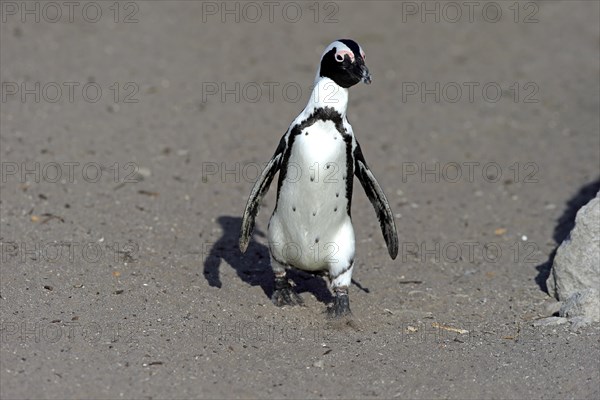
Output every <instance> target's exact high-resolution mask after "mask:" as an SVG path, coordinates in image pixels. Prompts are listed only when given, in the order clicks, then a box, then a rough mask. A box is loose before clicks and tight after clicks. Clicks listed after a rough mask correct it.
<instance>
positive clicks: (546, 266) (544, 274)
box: [535, 178, 600, 293]
mask: <svg viewBox="0 0 600 400" xmlns="http://www.w3.org/2000/svg"><path fill="white" fill-rule="evenodd" d="M598 190H600V178H598V179H597V180H595V181H594V182H591V183H588V184H587V185H585V186H583V187H582V188H581V189H579V191H578V192H577V193H576V194H575V195H574V196H573V197H572V198H571V199H570V200H569V201H568V202H567V207H566V208H565V210H564V212H563V213H562V215H561V216H560V218H558V220H557V224H556V226H555V227H554V232H553V235H552V238H553V239H554V241H555V242H556V248H555V249H554V250H553V251H552V253H550V256H549V257H548V260H546V262H544V263H542V264H540V265H538V266H536V267H535V268H536V269H537V271H538V274H537V276H536V277H535V282H536V283H537V284H538V286H539V287H540V289H542V290H543V291H544V292H546V293H548V286H547V284H546V281H547V280H548V277H549V276H550V271H551V269H552V264H553V263H554V257H555V256H556V250H557V249H558V246H560V244H561V243H562V242H563V240H565V239H566V238H567V237H569V234H570V233H571V230H572V229H573V227H574V226H575V217H576V216H577V211H579V209H580V208H581V207H583V206H584V205H586V204H587V203H588V202H589V201H590V200H592V199H593V198H594V197H596V193H598Z"/></svg>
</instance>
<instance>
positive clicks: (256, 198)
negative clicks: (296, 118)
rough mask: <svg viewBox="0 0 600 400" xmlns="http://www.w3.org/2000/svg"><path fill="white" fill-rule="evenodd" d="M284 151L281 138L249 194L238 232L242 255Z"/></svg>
mask: <svg viewBox="0 0 600 400" xmlns="http://www.w3.org/2000/svg"><path fill="white" fill-rule="evenodd" d="M284 150H285V140H284V138H281V141H280V142H279V146H278V147H277V150H275V154H273V157H272V158H271V160H269V162H268V163H267V166H266V167H265V169H264V170H263V172H262V174H260V177H259V178H258V179H257V180H256V183H255V184H254V187H253V188H252V192H251V193H250V197H248V202H247V203H246V209H245V210H244V215H243V217H242V228H241V231H240V250H241V251H242V253H245V252H246V249H247V248H248V242H250V235H251V234H252V230H253V229H254V219H255V218H256V215H257V214H258V209H259V208H260V201H261V200H262V198H263V196H264V195H265V193H267V191H268V190H269V186H271V182H272V181H273V178H274V177H275V174H276V173H277V171H278V170H279V168H280V167H281V159H282V157H283V152H284Z"/></svg>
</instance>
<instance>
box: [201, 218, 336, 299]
mask: <svg viewBox="0 0 600 400" xmlns="http://www.w3.org/2000/svg"><path fill="white" fill-rule="evenodd" d="M217 222H218V223H219V225H221V229H222V230H223V235H222V236H221V237H220V238H219V240H217V241H216V242H215V243H214V244H212V246H210V250H209V251H208V254H205V259H204V277H205V278H206V280H207V282H208V284H209V285H210V286H213V287H218V288H220V287H221V286H222V284H223V283H222V282H221V277H220V272H219V269H220V267H221V265H223V264H224V263H223V261H224V262H225V263H226V264H229V265H230V266H231V267H232V268H233V269H235V271H236V272H237V275H238V276H239V277H240V279H241V280H242V281H244V282H246V283H248V284H249V285H251V286H260V287H261V288H262V290H263V292H264V293H265V295H266V296H267V297H268V298H269V299H270V298H271V295H272V294H273V290H274V281H275V276H274V274H273V270H272V269H271V265H270V255H269V248H268V247H267V246H265V245H263V244H261V243H258V242H256V241H253V240H251V241H250V244H249V246H248V249H247V250H246V253H242V252H241V251H240V249H239V245H238V241H239V237H240V228H241V225H242V218H240V217H232V216H226V215H223V216H220V217H219V218H218V219H217ZM254 235H255V236H260V237H263V238H264V237H265V234H264V233H263V232H262V231H260V230H259V229H258V228H256V227H255V228H254ZM287 276H288V278H290V279H291V280H292V281H293V282H294V283H295V284H296V287H295V288H294V290H295V291H296V292H297V293H304V292H309V293H312V294H313V295H314V296H315V297H316V298H317V300H318V301H320V302H322V303H324V304H328V303H330V302H331V301H332V300H333V296H332V295H331V292H330V291H329V289H328V287H327V283H326V282H325V280H324V279H323V278H322V277H320V276H315V275H312V274H308V273H305V272H303V271H300V270H296V269H294V268H290V269H288V271H287Z"/></svg>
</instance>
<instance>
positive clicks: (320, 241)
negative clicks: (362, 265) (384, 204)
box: [269, 121, 354, 270]
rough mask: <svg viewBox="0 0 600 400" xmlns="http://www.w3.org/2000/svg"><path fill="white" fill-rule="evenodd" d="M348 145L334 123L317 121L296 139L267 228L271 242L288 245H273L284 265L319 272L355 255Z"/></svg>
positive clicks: (272, 247)
mask: <svg viewBox="0 0 600 400" xmlns="http://www.w3.org/2000/svg"><path fill="white" fill-rule="evenodd" d="M347 145H348V144H347V143H346V141H345V140H344V137H343V136H342V135H341V134H340V132H338V131H337V129H336V127H335V124H334V123H333V122H331V121H317V122H315V123H314V124H313V125H311V126H309V127H307V128H305V129H304V130H303V131H302V132H300V133H299V134H298V135H296V137H295V138H294V142H293V144H292V150H291V153H290V157H289V159H288V164H287V173H286V177H285V179H284V181H283V182H282V185H281V187H280V189H279V197H278V201H277V209H276V210H275V212H274V214H273V216H272V218H271V222H270V226H269V240H270V241H271V242H278V243H281V246H287V247H288V248H287V251H285V250H284V249H283V248H282V247H280V248H279V249H274V246H273V243H271V249H272V250H275V251H276V252H277V253H279V254H277V256H279V257H281V258H283V260H282V261H286V262H287V263H289V264H290V265H293V266H295V267H297V268H301V269H306V270H318V269H327V268H329V267H331V266H332V265H331V264H332V262H334V261H335V262H338V261H340V262H346V261H347V260H348V259H350V258H352V257H353V255H354V231H353V229H352V224H351V221H350V217H349V216H348V212H347V207H348V199H347V197H346V196H347V193H346V191H347V180H348V179H352V178H353V176H352V175H350V176H348V161H349V160H348V159H347V157H348V154H347ZM350 162H352V160H350ZM351 173H352V172H351ZM275 247H277V246H275ZM292 248H293V251H292ZM286 253H287V254H286ZM342 260H343V261H342Z"/></svg>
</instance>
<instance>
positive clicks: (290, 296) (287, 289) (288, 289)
mask: <svg viewBox="0 0 600 400" xmlns="http://www.w3.org/2000/svg"><path fill="white" fill-rule="evenodd" d="M271 300H272V301H273V304H275V305H276V306H277V307H283V306H302V305H304V300H302V297H300V295H299V294H298V293H296V292H295V291H294V289H293V288H292V285H290V283H289V282H288V280H287V279H286V277H285V275H284V276H275V291H274V292H273V295H272V296H271Z"/></svg>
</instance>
